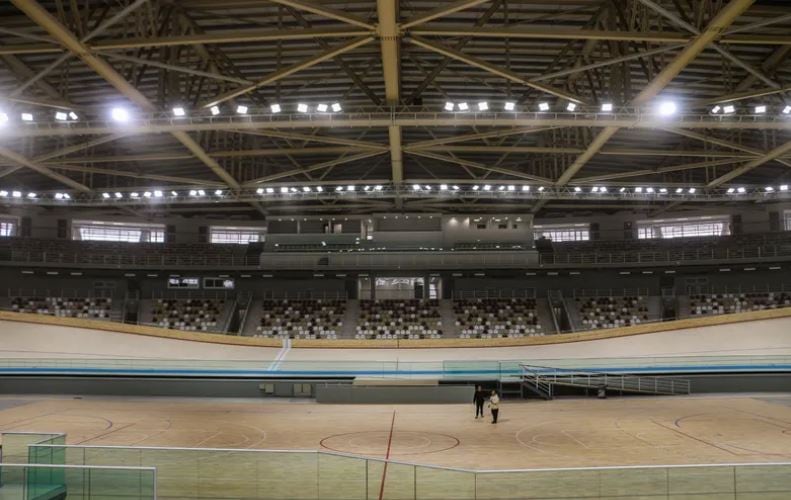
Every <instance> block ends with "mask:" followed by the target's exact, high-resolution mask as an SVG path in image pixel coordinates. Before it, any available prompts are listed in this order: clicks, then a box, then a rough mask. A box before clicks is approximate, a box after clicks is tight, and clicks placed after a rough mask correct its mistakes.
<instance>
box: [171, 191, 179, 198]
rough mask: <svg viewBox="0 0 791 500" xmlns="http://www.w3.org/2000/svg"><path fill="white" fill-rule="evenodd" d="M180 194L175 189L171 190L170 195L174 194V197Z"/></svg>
mask: <svg viewBox="0 0 791 500" xmlns="http://www.w3.org/2000/svg"><path fill="white" fill-rule="evenodd" d="M178 195H179V194H178V193H177V192H175V191H171V192H170V196H174V197H175V196H178Z"/></svg>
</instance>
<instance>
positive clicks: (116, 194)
mask: <svg viewBox="0 0 791 500" xmlns="http://www.w3.org/2000/svg"><path fill="white" fill-rule="evenodd" d="M123 197H124V195H123V194H121V193H118V192H116V193H115V199H116V200H120V199H121V198H123Z"/></svg>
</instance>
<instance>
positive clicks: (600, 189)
mask: <svg viewBox="0 0 791 500" xmlns="http://www.w3.org/2000/svg"><path fill="white" fill-rule="evenodd" d="M599 192H600V193H606V192H607V188H606V187H604V186H602V187H600V188H599Z"/></svg>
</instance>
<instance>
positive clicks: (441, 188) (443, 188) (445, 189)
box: [439, 184, 448, 191]
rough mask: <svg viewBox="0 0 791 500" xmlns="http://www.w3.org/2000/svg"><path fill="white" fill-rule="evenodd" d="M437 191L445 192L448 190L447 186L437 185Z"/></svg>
mask: <svg viewBox="0 0 791 500" xmlns="http://www.w3.org/2000/svg"><path fill="white" fill-rule="evenodd" d="M439 190H440V191H447V190H448V185H447V184H440V185H439Z"/></svg>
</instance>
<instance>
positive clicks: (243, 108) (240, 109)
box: [236, 104, 248, 115]
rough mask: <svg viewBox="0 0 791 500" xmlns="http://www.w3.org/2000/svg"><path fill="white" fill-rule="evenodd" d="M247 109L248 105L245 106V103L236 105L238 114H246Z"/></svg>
mask: <svg viewBox="0 0 791 500" xmlns="http://www.w3.org/2000/svg"><path fill="white" fill-rule="evenodd" d="M247 110H248V107H247V106H245V105H244V104H240V105H238V106H236V114H237V115H246V114H247Z"/></svg>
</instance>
